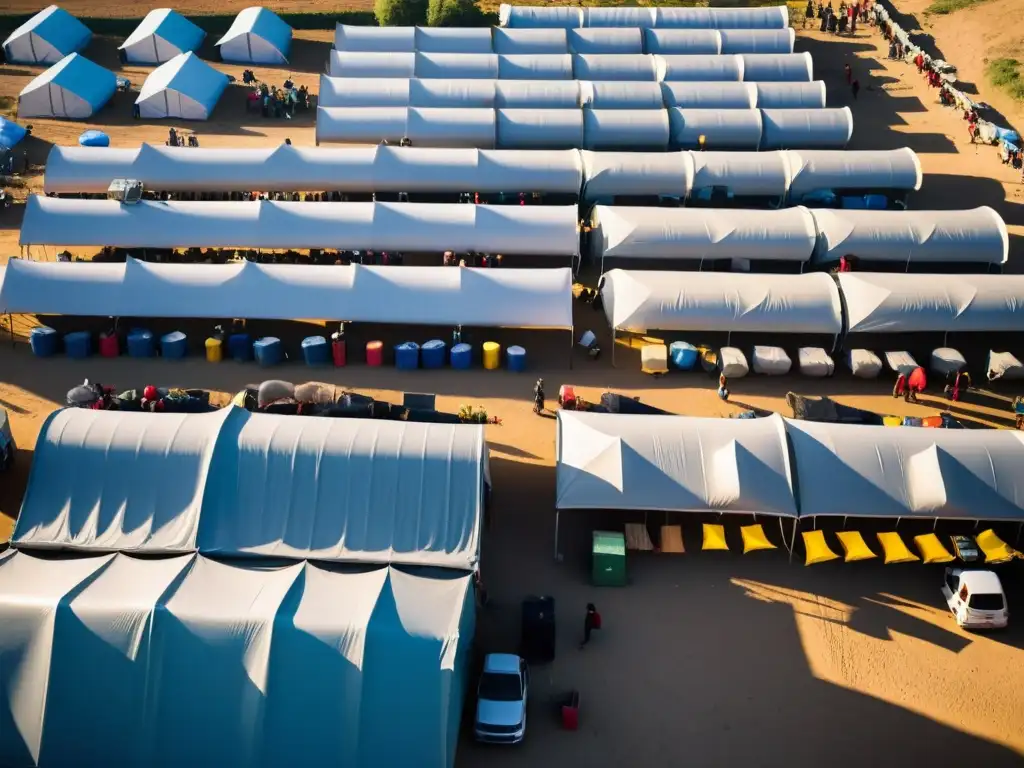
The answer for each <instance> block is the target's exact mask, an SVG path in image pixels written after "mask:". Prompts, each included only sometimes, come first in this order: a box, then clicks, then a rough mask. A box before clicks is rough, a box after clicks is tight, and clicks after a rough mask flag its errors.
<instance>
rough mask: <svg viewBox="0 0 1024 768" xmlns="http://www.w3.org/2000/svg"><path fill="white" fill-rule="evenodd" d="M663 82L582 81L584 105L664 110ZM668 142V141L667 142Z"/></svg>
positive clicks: (604, 107)
mask: <svg viewBox="0 0 1024 768" xmlns="http://www.w3.org/2000/svg"><path fill="white" fill-rule="evenodd" d="M661 86H662V84H661V83H629V82H620V81H614V80H613V81H611V82H608V81H605V82H601V83H593V82H590V81H587V80H584V81H582V82H580V99H581V101H582V103H583V106H585V107H590V108H592V109H657V110H661V111H662V112H664V97H663V96H662V92H661ZM666 143H667V142H666Z"/></svg>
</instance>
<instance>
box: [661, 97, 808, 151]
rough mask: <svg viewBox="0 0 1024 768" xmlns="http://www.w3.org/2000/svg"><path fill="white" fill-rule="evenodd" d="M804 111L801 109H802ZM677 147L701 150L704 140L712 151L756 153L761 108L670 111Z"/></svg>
mask: <svg viewBox="0 0 1024 768" xmlns="http://www.w3.org/2000/svg"><path fill="white" fill-rule="evenodd" d="M801 111H802V110H801ZM668 119H669V123H670V125H671V127H672V137H671V142H672V146H673V147H674V148H678V149H698V148H700V147H701V138H703V139H704V147H705V148H707V149H711V150H720V149H745V150H756V149H757V148H758V147H759V146H761V111H760V110H758V109H679V108H678V107H673V108H672V109H669V110H668Z"/></svg>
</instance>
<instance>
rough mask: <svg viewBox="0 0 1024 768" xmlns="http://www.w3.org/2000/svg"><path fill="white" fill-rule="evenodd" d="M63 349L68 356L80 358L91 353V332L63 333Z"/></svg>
mask: <svg viewBox="0 0 1024 768" xmlns="http://www.w3.org/2000/svg"><path fill="white" fill-rule="evenodd" d="M64 351H65V352H67V355H68V357H73V358H74V359H76V360H82V359H84V358H86V357H89V355H91V354H92V334H91V333H89V332H88V331H75V332H73V333H65V334H64Z"/></svg>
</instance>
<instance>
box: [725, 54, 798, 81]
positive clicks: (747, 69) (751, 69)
mask: <svg viewBox="0 0 1024 768" xmlns="http://www.w3.org/2000/svg"><path fill="white" fill-rule="evenodd" d="M737 57H738V58H739V59H740V60H741V61H742V62H743V79H744V80H747V81H749V82H752V83H793V82H803V83H809V82H810V81H811V80H813V79H814V60H813V59H812V58H811V54H809V53H807V51H804V52H803V53H741V54H737Z"/></svg>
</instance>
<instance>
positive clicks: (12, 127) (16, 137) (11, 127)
mask: <svg viewBox="0 0 1024 768" xmlns="http://www.w3.org/2000/svg"><path fill="white" fill-rule="evenodd" d="M27 133H28V131H27V130H25V129H24V128H22V127H21V126H20V125H18V124H17V123H15V122H14V121H12V120H7V119H5V118H3V117H0V149H14V147H16V146H17V145H18V142H19V141H21V140H22V139H24V138H25V135H26V134H27Z"/></svg>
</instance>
